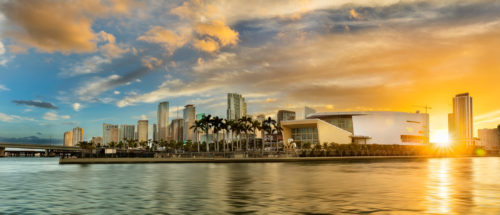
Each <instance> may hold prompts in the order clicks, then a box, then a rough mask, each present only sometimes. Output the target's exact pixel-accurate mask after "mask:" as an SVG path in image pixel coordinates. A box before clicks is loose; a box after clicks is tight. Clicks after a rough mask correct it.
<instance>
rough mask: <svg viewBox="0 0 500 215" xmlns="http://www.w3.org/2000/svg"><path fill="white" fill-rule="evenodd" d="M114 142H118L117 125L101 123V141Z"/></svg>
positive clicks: (104, 142)
mask: <svg viewBox="0 0 500 215" xmlns="http://www.w3.org/2000/svg"><path fill="white" fill-rule="evenodd" d="M111 142H115V143H118V125H112V124H106V123H103V124H102V143H103V144H104V145H107V144H108V143H111Z"/></svg>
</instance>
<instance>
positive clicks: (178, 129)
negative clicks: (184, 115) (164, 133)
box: [169, 118, 184, 142]
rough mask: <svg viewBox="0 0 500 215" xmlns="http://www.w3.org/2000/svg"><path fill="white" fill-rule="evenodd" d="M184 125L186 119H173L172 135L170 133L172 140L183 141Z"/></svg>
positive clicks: (171, 125)
mask: <svg viewBox="0 0 500 215" xmlns="http://www.w3.org/2000/svg"><path fill="white" fill-rule="evenodd" d="M183 127H184V119H181V118H178V119H174V120H172V123H171V124H170V135H169V136H170V137H171V138H172V140H175V141H177V142H182V140H183V138H182V134H183Z"/></svg>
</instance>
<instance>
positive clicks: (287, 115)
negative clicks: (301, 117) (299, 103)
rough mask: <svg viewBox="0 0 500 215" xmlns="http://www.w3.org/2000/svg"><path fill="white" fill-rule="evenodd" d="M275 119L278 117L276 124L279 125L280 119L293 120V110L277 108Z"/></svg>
mask: <svg viewBox="0 0 500 215" xmlns="http://www.w3.org/2000/svg"><path fill="white" fill-rule="evenodd" d="M276 119H278V121H277V123H278V125H281V122H282V121H288V120H295V112H294V111H288V110H279V111H278V114H277V117H276Z"/></svg>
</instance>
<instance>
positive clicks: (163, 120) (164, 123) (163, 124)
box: [157, 102, 169, 140]
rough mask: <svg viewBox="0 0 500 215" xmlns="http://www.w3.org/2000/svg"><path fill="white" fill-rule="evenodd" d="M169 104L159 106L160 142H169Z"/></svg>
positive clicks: (162, 103) (163, 103)
mask: <svg viewBox="0 0 500 215" xmlns="http://www.w3.org/2000/svg"><path fill="white" fill-rule="evenodd" d="M168 113H169V108H168V102H161V103H160V104H158V113H157V115H158V116H157V117H158V140H167V138H168Z"/></svg>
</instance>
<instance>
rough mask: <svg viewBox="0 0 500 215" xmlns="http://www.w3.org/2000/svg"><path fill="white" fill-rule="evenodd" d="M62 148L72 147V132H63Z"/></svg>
mask: <svg viewBox="0 0 500 215" xmlns="http://www.w3.org/2000/svg"><path fill="white" fill-rule="evenodd" d="M64 146H74V145H73V131H66V132H64Z"/></svg>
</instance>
